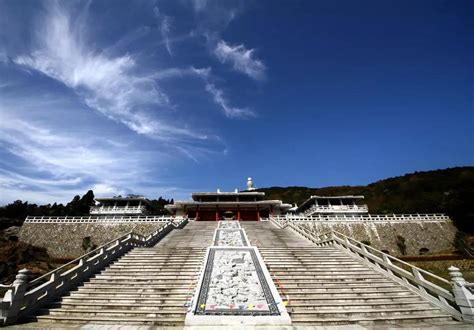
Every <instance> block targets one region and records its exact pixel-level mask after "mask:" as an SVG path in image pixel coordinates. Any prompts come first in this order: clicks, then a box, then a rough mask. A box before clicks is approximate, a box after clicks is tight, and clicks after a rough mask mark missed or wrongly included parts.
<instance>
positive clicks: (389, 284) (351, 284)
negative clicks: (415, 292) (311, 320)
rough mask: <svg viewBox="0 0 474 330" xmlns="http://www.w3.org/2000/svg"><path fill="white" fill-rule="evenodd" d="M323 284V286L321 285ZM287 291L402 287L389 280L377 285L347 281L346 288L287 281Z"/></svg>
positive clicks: (334, 284) (327, 283)
mask: <svg viewBox="0 0 474 330" xmlns="http://www.w3.org/2000/svg"><path fill="white" fill-rule="evenodd" d="M321 284H322V285H321ZM284 288H285V289H294V290H298V289H302V290H317V291H318V290H329V291H330V290H336V291H338V290H349V291H359V290H367V289H373V290H379V289H384V288H397V289H399V288H400V285H398V284H397V283H393V282H390V281H388V280H384V279H382V280H380V281H377V282H376V283H373V282H372V281H370V282H362V281H356V282H349V281H346V282H344V286H343V287H341V284H340V282H336V283H334V282H326V283H321V282H318V283H298V282H293V281H286V282H285V285H284Z"/></svg>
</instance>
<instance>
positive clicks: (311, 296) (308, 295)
mask: <svg viewBox="0 0 474 330" xmlns="http://www.w3.org/2000/svg"><path fill="white" fill-rule="evenodd" d="M284 292H285V293H286V294H287V295H289V296H290V297H293V298H295V299H296V297H304V299H306V300H328V301H329V300H354V301H355V300H361V301H364V300H367V299H391V298H396V297H403V296H414V293H412V292H411V291H408V290H399V291H395V290H394V291H377V290H374V291H368V292H360V293H359V292H354V293H350V292H333V293H330V294H328V293H323V292H322V293H313V292H304V293H302V292H301V291H296V292H295V291H293V290H291V289H290V290H284ZM417 297H418V296H417Z"/></svg>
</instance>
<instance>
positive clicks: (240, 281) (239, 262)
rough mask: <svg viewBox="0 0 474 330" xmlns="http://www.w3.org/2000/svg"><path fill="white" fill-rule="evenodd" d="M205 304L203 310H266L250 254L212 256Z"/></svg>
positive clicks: (222, 252) (229, 252)
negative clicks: (212, 260) (212, 261)
mask: <svg viewBox="0 0 474 330" xmlns="http://www.w3.org/2000/svg"><path fill="white" fill-rule="evenodd" d="M205 304H206V306H205V309H206V310H216V309H217V310H219V309H226V310H227V309H237V310H238V309H240V310H249V309H250V310H255V311H268V310H269V309H268V305H267V301H266V299H265V294H264V292H263V290H262V286H261V284H260V281H259V278H258V274H257V271H256V268H255V265H254V263H253V261H252V256H251V254H250V251H248V250H247V251H246V250H217V251H216V252H215V256H214V265H213V268H212V273H211V281H210V283H209V290H208V294H207V300H206V303H205Z"/></svg>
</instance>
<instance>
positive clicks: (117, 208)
mask: <svg viewBox="0 0 474 330" xmlns="http://www.w3.org/2000/svg"><path fill="white" fill-rule="evenodd" d="M95 201H96V202H97V203H98V205H96V206H92V207H91V209H90V214H91V215H97V216H107V217H109V216H142V215H148V214H150V212H151V205H150V202H149V201H148V199H146V198H145V197H141V196H135V197H106V198H96V199H95Z"/></svg>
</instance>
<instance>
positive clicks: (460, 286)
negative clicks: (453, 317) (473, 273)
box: [448, 266, 474, 323]
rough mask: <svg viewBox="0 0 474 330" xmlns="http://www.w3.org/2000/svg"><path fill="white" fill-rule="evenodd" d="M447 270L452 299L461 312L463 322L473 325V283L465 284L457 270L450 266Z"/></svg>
mask: <svg viewBox="0 0 474 330" xmlns="http://www.w3.org/2000/svg"><path fill="white" fill-rule="evenodd" d="M448 270H449V275H451V280H452V283H453V294H454V298H455V299H456V304H457V305H458V306H459V309H460V310H461V314H462V317H463V320H464V321H466V322H469V323H474V293H473V289H474V283H469V282H467V281H466V280H465V279H464V277H463V276H462V273H461V272H460V271H459V268H457V267H454V266H451V267H449V268H448Z"/></svg>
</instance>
